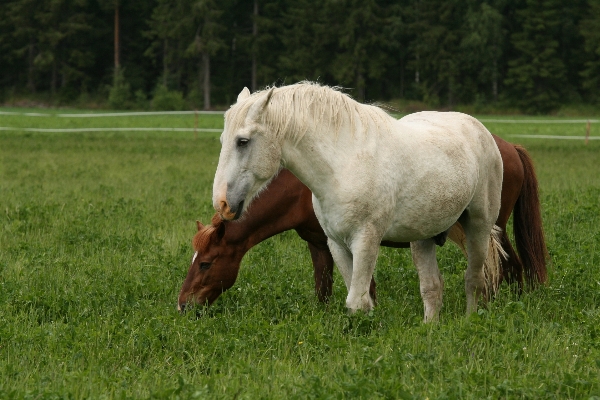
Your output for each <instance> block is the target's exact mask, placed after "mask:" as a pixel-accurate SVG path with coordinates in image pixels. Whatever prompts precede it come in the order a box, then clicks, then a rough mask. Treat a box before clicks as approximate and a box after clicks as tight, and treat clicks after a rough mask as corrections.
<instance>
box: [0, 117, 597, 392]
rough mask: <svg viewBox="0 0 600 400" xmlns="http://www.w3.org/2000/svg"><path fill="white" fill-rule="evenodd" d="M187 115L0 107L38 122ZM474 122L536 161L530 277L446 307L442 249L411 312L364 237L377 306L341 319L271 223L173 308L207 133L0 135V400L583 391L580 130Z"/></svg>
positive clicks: (593, 160)
mask: <svg viewBox="0 0 600 400" xmlns="http://www.w3.org/2000/svg"><path fill="white" fill-rule="evenodd" d="M36 111H37V110H36ZM42 112H43V111H42ZM193 123H194V120H193V116H160V117H127V118H125V117H121V118H109V119H83V118H80V119H71V120H69V119H63V118H58V117H48V118H43V117H29V118H27V117H23V116H20V117H16V116H3V115H0V126H19V127H38V128H66V127H79V126H86V127H88V126H97V127H119V126H120V127H131V126H150V127H158V126H163V127H193ZM487 125H488V127H489V128H490V130H491V131H492V132H494V133H497V134H499V135H501V136H503V137H505V138H506V139H508V140H510V141H513V142H519V143H521V144H523V145H525V146H526V147H527V149H528V150H529V151H530V153H531V155H532V156H533V159H534V161H535V163H536V167H537V172H538V176H539V179H540V186H541V196H542V206H543V217H544V223H545V230H546V234H547V241H548V247H549V250H550V254H551V256H552V264H551V268H550V283H549V285H548V286H547V287H544V288H542V289H540V290H537V291H534V292H531V293H526V294H524V295H522V296H521V297H520V298H518V297H516V296H515V295H514V294H512V293H511V292H510V291H509V290H508V288H506V287H503V290H502V293H501V295H500V296H499V298H498V299H497V300H496V301H494V302H493V303H491V304H490V305H489V307H488V308H487V309H483V310H480V312H479V313H478V314H476V315H473V316H471V317H469V318H465V316H464V309H465V296H464V289H463V287H464V285H463V273H464V269H465V266H466V263H465V260H464V258H463V257H462V255H461V254H460V252H459V251H458V250H457V249H456V248H455V247H454V246H448V245H447V246H444V248H442V249H440V251H439V252H438V254H439V257H438V260H439V263H440V268H441V270H442V273H443V275H444V279H445V282H446V287H445V293H444V307H443V310H442V316H441V322H440V323H439V324H437V325H431V326H425V325H423V324H422V322H421V319H422V314H423V310H422V302H421V299H420V296H419V289H418V280H417V274H416V272H415V270H414V267H413V266H412V262H411V260H410V254H409V252H408V251H407V250H392V249H383V250H382V252H381V255H380V257H379V261H378V266H377V271H376V279H377V282H378V295H379V304H378V307H377V308H376V310H375V311H374V312H373V315H371V316H361V315H358V316H352V317H350V316H348V315H347V314H346V311H345V307H344V299H345V295H346V293H345V288H344V287H343V283H342V280H341V278H340V277H339V275H338V274H337V272H336V283H335V287H334V297H333V299H332V300H331V302H330V304H329V305H322V304H320V303H319V302H318V301H317V300H316V297H315V296H314V294H313V289H312V285H313V283H312V266H311V263H310V257H309V255H308V251H307V249H306V246H305V244H304V243H303V242H302V241H301V240H300V239H299V238H298V237H297V236H296V235H295V234H294V233H291V232H287V233H285V234H282V235H279V236H277V237H274V238H272V239H270V240H268V241H266V242H264V243H262V244H260V245H259V246H257V247H256V248H254V249H253V250H252V251H251V252H250V253H249V254H248V255H247V256H246V257H245V259H244V261H243V266H242V270H241V273H240V276H239V278H238V281H237V283H236V285H235V286H234V287H233V288H232V289H231V290H230V291H228V292H226V293H225V294H223V295H222V296H221V298H219V300H217V302H216V303H215V305H214V306H213V307H211V308H210V309H209V310H207V311H206V312H205V315H203V316H202V317H201V318H196V315H195V314H194V313H187V314H185V315H183V316H182V315H179V314H178V313H177V311H176V307H175V302H176V298H177V294H178V291H179V288H180V285H181V283H182V281H183V278H184V276H185V274H186V272H187V268H188V263H189V260H190V256H191V246H190V240H191V238H192V236H193V234H194V232H195V223H194V221H195V220H196V219H200V220H202V221H204V222H208V221H209V219H210V217H211V216H212V213H213V211H212V206H211V190H212V178H213V175H214V171H215V168H216V162H217V159H218V154H219V148H220V145H219V141H218V134H214V133H202V134H199V135H198V137H197V138H196V137H194V134H193V133H191V132H189V133H164V132H163V133H157V132H143V133H140V132H137V133H135V132H133V133H129V132H117V133H115V132H110V131H107V132H97V133H77V134H74V133H60V134H57V133H35V132H33V133H32V132H22V131H10V132H6V131H5V132H0V398H8V399H10V398H15V399H21V398H31V399H33V398H74V399H79V398H136V399H137V398H176V397H179V398H185V399H189V398H211V399H212V398H246V399H255V398H299V399H304V398H318V399H320V398H417V399H421V398H449V399H454V398H472V399H479V398H511V399H512V398H557V399H563V398H574V399H580V398H585V399H587V398H593V397H594V396H596V398H597V397H598V396H600V307H599V305H600V211H599V206H600V163H599V160H600V141H591V142H590V143H589V144H588V145H587V146H585V145H584V144H583V141H571V140H561V141H559V140H555V141H549V140H536V139H521V138H513V137H509V136H508V135H510V134H512V133H526V134H529V133H530V132H534V133H539V134H554V135H562V134H571V135H583V134H584V128H585V127H584V126H572V125H556V124H553V125H535V124H527V125H508V124H492V123H490V124H487ZM199 126H202V127H220V126H222V117H221V116H214V117H213V116H202V117H201V118H200V121H199ZM595 129H597V128H595V126H593V127H592V134H594V132H595ZM597 133H598V132H596V134H597Z"/></svg>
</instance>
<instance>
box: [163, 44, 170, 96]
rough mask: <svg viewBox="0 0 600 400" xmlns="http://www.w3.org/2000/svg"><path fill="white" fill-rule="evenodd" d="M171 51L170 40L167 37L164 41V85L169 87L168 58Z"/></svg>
mask: <svg viewBox="0 0 600 400" xmlns="http://www.w3.org/2000/svg"><path fill="white" fill-rule="evenodd" d="M168 53H169V41H168V40H167V39H166V38H165V41H164V42H163V86H164V87H167V83H168V80H167V77H168V76H169V63H168V60H167V57H168Z"/></svg>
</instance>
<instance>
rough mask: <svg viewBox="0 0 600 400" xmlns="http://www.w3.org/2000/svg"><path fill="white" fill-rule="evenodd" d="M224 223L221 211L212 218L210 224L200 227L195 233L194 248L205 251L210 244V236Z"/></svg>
mask: <svg viewBox="0 0 600 400" xmlns="http://www.w3.org/2000/svg"><path fill="white" fill-rule="evenodd" d="M224 223H225V221H223V219H221V217H220V216H219V213H216V214H215V215H213V217H212V220H211V221H210V225H207V226H205V227H204V228H202V229H200V230H199V231H198V232H197V233H196V234H195V235H194V238H193V239H192V245H193V246H194V250H195V251H203V250H204V249H206V248H207V247H208V245H209V244H210V238H211V236H212V234H213V232H215V231H216V230H217V229H219V227H220V226H221V225H223V224H224Z"/></svg>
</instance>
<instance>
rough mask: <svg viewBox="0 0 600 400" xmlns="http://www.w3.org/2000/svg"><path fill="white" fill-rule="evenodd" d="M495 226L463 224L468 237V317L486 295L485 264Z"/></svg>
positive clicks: (471, 221) (466, 281) (466, 284)
mask: <svg viewBox="0 0 600 400" xmlns="http://www.w3.org/2000/svg"><path fill="white" fill-rule="evenodd" d="M492 226H493V224H490V223H489V222H487V223H486V222H484V221H481V222H475V221H473V220H469V221H468V222H466V223H463V227H464V228H465V233H466V236H467V254H468V256H467V270H466V271H465V291H466V294H467V315H468V314H470V313H472V312H475V311H477V302H478V300H479V296H480V295H481V294H483V293H485V289H486V283H485V274H484V271H483V263H484V262H485V259H486V258H487V255H488V247H489V244H490V234H491V231H492Z"/></svg>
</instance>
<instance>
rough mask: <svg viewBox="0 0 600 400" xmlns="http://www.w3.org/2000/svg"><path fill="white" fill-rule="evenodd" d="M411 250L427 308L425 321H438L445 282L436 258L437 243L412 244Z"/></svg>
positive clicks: (420, 241) (422, 296) (430, 240)
mask: <svg viewBox="0 0 600 400" xmlns="http://www.w3.org/2000/svg"><path fill="white" fill-rule="evenodd" d="M410 250H411V254H412V259H413V262H414V264H415V266H416V267H417V272H418V274H419V285H420V289H421V298H422V299H423V305H424V307H425V318H424V321H425V322H433V321H437V320H438V319H439V315H440V310H441V309H442V296H443V292H444V280H443V279H442V275H441V274H440V270H439V268H438V265H437V260H436V258H435V241H434V240H433V239H426V240H419V241H416V242H411V244H410Z"/></svg>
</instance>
